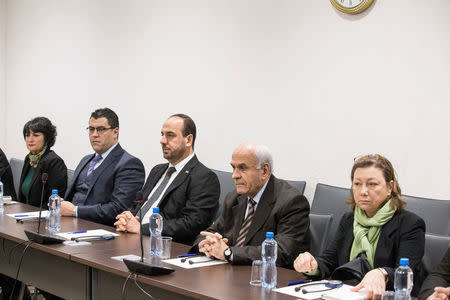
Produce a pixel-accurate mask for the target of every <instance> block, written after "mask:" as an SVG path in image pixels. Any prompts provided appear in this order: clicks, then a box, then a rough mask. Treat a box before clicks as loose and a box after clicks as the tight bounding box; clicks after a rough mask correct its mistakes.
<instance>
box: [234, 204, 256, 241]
mask: <svg viewBox="0 0 450 300" xmlns="http://www.w3.org/2000/svg"><path fill="white" fill-rule="evenodd" d="M255 205H256V202H255V200H253V199H250V200H249V207H248V213H247V217H246V218H245V220H244V222H243V223H242V226H241V230H240V231H239V237H238V238H237V240H236V245H235V247H241V246H242V245H244V241H245V238H246V236H247V233H248V230H249V229H250V225H251V224H252V219H253V216H254V215H255Z"/></svg>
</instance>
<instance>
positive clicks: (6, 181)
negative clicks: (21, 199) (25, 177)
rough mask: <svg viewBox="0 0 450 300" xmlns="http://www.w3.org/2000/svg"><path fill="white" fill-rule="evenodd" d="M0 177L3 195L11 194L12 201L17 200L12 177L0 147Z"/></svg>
mask: <svg viewBox="0 0 450 300" xmlns="http://www.w3.org/2000/svg"><path fill="white" fill-rule="evenodd" d="M0 177H1V178H2V183H3V189H4V191H3V195H5V196H11V198H12V199H13V200H14V201H17V196H16V190H15V189H14V177H13V174H12V171H11V167H10V165H9V162H8V159H7V158H6V155H5V153H3V151H2V149H0Z"/></svg>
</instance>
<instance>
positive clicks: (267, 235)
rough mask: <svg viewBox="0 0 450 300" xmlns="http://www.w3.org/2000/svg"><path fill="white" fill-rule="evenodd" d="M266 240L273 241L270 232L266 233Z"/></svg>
mask: <svg viewBox="0 0 450 300" xmlns="http://www.w3.org/2000/svg"><path fill="white" fill-rule="evenodd" d="M266 238H268V239H273V232H270V231H268V232H266Z"/></svg>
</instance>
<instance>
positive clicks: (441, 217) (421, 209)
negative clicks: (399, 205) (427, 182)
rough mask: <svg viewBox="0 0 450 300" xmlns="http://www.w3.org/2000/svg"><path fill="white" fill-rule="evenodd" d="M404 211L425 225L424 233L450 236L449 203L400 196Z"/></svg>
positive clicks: (446, 201) (447, 201)
mask: <svg viewBox="0 0 450 300" xmlns="http://www.w3.org/2000/svg"><path fill="white" fill-rule="evenodd" d="M402 197H403V199H404V200H405V201H406V203H407V205H406V209H407V210H409V211H411V212H413V213H415V214H416V215H418V216H420V217H421V218H422V219H423V220H424V221H425V224H426V226H427V227H426V228H427V230H426V232H427V233H432V234H439V235H450V201H449V200H435V199H428V198H419V197H413V196H408V195H402Z"/></svg>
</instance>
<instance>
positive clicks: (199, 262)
mask: <svg viewBox="0 0 450 300" xmlns="http://www.w3.org/2000/svg"><path fill="white" fill-rule="evenodd" d="M182 259H185V261H184V262H181V260H182ZM189 261H192V262H195V263H194V264H190V263H189ZM163 262H165V263H168V264H171V265H174V266H177V267H181V268H185V269H194V268H201V267H209V266H214V265H222V264H227V263H228V262H226V261H223V260H211V259H209V258H208V257H206V256H194V257H182V258H172V259H165V260H163Z"/></svg>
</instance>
